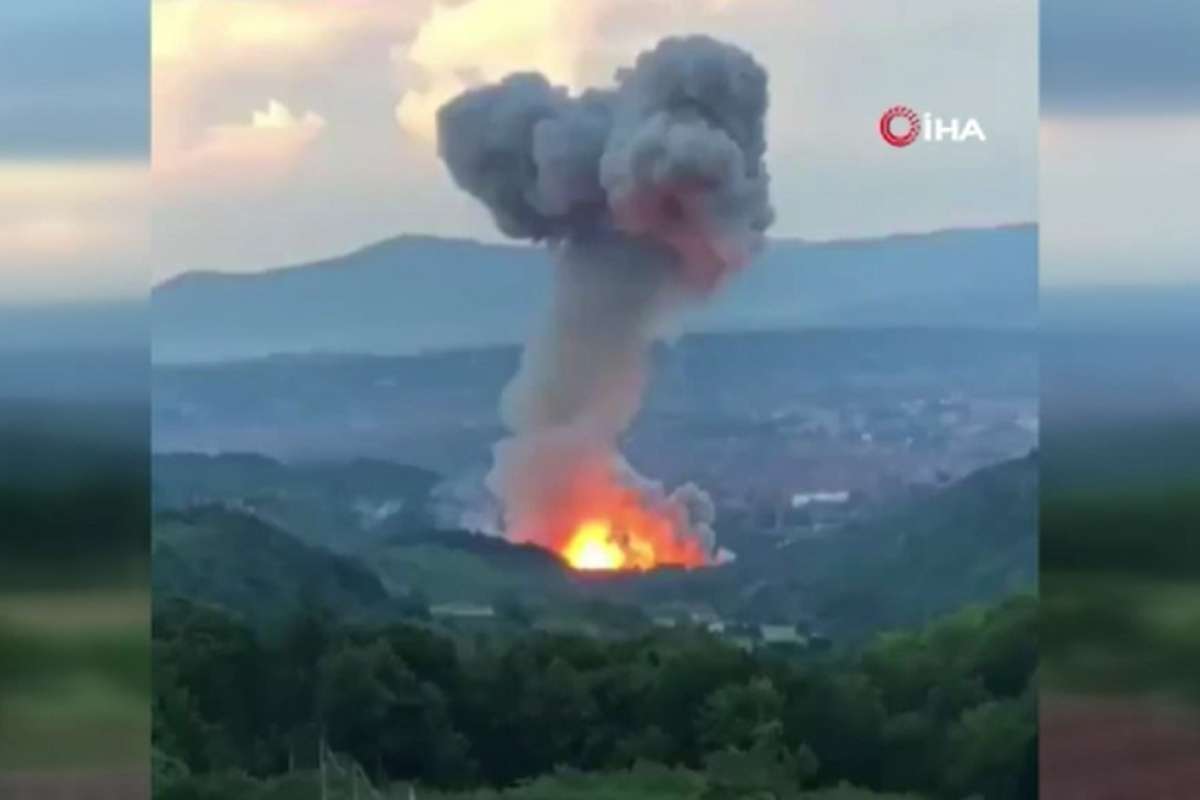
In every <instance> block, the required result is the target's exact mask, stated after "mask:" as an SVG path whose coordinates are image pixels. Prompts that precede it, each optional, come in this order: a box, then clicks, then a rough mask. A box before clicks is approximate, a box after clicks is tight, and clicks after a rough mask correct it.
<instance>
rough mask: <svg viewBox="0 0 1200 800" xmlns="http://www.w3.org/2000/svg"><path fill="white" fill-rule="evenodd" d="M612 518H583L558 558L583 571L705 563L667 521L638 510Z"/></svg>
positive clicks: (692, 546) (693, 547) (561, 547)
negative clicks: (560, 557)
mask: <svg viewBox="0 0 1200 800" xmlns="http://www.w3.org/2000/svg"><path fill="white" fill-rule="evenodd" d="M614 518H615V519H613V518H607V517H589V518H587V519H584V520H583V521H582V522H580V523H579V524H577V525H576V526H575V527H574V529H573V530H572V531H571V533H570V535H569V536H568V537H566V540H565V542H564V543H563V544H561V545H560V546H559V547H558V552H559V555H560V556H562V558H563V560H564V561H566V562H567V564H568V565H570V566H571V567H572V568H574V569H577V570H582V571H618V570H642V571H644V570H648V569H653V568H655V567H659V566H667V565H671V566H684V567H697V566H702V565H704V564H706V563H708V558H707V557H706V556H705V554H704V553H703V552H702V550H701V549H700V547H699V545H698V544H697V543H696V542H694V541H692V540H690V539H686V538H682V537H679V536H678V535H676V533H675V530H674V528H673V526H672V525H671V524H670V521H669V520H666V519H661V518H656V517H654V516H653V515H652V514H651V513H650V512H648V511H646V510H645V509H641V508H635V509H622V510H620V512H618V513H614ZM639 522H640V523H642V524H641V525H638V524H637V523H639Z"/></svg>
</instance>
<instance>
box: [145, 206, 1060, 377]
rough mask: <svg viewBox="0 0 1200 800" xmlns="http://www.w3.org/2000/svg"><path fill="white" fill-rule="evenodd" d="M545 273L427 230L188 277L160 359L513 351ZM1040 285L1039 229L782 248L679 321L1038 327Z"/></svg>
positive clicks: (172, 284)
mask: <svg viewBox="0 0 1200 800" xmlns="http://www.w3.org/2000/svg"><path fill="white" fill-rule="evenodd" d="M549 277H550V269H549V266H548V260H547V255H546V253H545V251H544V250H542V249H539V248H534V247H527V246H515V245H498V244H484V243H480V242H475V241H468V240H461V239H439V238H433V237H424V236H401V237H398V238H394V239H389V240H387V241H383V242H380V243H378V244H375V245H372V246H370V247H366V248H364V249H361V250H358V251H355V252H353V253H350V254H348V255H345V256H342V257H339V258H332V259H328V260H325V261H319V262H315V263H310V264H301V265H296V266H289V267H282V268H277V269H271V270H267V271H264V272H257V273H249V274H224V273H217V272H190V273H186V274H184V275H181V276H179V277H176V278H174V279H172V280H170V281H167V282H166V283H164V284H162V285H160V286H159V287H157V288H156V289H155V290H154V292H153V295H152V304H151V306H152V310H151V317H152V330H153V336H154V358H155V360H156V361H158V362H165V363H171V362H190V361H218V360H231V359H244V358H253V357H259V356H264V355H271V354H278V353H304V352H343V353H345V352H354V353H368V354H401V353H412V352H418V351H423V350H442V349H453V348H460V347H473V346H484V345H494V344H512V343H516V342H520V341H522V340H524V339H525V338H526V336H527V335H528V333H529V332H530V331H531V325H533V324H535V323H536V320H537V319H539V318H540V309H541V307H542V306H543V304H544V303H545V302H546V298H547V296H548V293H549ZM1037 292H1038V277H1037V228H1036V227H1035V226H1033V225H1015V226H1008V227H997V228H978V229H960V230H947V231H940V232H935V233H929V234H918V235H899V236H891V237H886V238H881V239H863V240H847V241H834V242H806V241H801V240H794V239H778V240H774V241H772V242H771V243H770V244H769V245H768V246H767V247H766V249H765V250H764V252H763V253H762V254H761V255H760V256H759V258H758V260H757V262H756V263H755V264H753V265H752V266H751V268H749V269H747V270H745V271H744V272H743V273H742V274H741V275H739V276H738V277H737V278H736V279H735V280H734V281H733V282H732V283H731V284H730V285H729V286H728V287H727V288H726V290H725V291H724V292H722V293H721V294H720V295H719V296H718V297H717V298H715V299H714V301H713V303H712V304H711V305H709V306H707V307H705V308H703V309H700V310H698V311H697V312H695V313H694V315H693V316H691V317H690V318H689V319H688V320H686V321H685V327H686V328H687V329H688V330H695V331H720V330H763V329H778V328H797V327H810V326H812V327H819V326H833V327H880V326H906V325H918V326H926V327H975V328H988V327H1011V326H1031V325H1033V324H1034V323H1035V321H1036V315H1037Z"/></svg>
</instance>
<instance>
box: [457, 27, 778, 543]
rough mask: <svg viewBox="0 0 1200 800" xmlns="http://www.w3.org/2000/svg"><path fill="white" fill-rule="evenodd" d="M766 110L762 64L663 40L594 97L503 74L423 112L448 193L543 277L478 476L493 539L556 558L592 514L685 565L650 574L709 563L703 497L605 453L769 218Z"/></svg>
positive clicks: (707, 44)
mask: <svg viewBox="0 0 1200 800" xmlns="http://www.w3.org/2000/svg"><path fill="white" fill-rule="evenodd" d="M766 110H767V75H766V72H765V71H764V70H763V69H762V67H761V66H759V65H758V63H757V62H755V60H754V59H753V58H752V57H751V56H750V55H749V54H747V53H745V52H743V51H742V50H739V49H737V48H735V47H732V46H730V45H726V44H723V43H721V42H718V41H716V40H714V39H711V38H708V37H702V36H695V37H687V38H671V39H666V40H663V41H662V42H660V43H659V44H658V45H657V46H656V47H655V48H654V49H653V50H650V51H648V52H645V53H642V54H641V55H640V56H639V57H638V58H637V61H636V63H635V64H634V65H633V67H632V68H628V69H623V70H621V71H619V72H618V73H617V75H616V79H615V85H614V86H613V87H612V88H606V89H594V90H588V91H585V92H583V93H582V94H579V95H577V96H572V95H571V94H570V93H569V92H568V91H567V90H566V89H563V88H561V87H556V86H552V85H551V84H550V83H549V82H548V81H547V80H546V79H545V78H544V77H543V76H542V75H540V74H537V73H532V72H530V73H518V74H514V75H510V76H508V77H507V78H505V79H504V80H502V81H500V82H499V83H496V84H491V85H486V86H482V87H479V88H476V89H472V90H470V91H467V92H465V93H463V94H461V95H459V96H458V97H456V98H455V99H453V100H451V101H450V102H448V103H447V104H446V105H444V106H442V107H441V109H440V110H439V112H438V117H437V123H438V144H439V151H440V154H441V156H442V158H443V160H444V161H445V163H446V165H447V167H448V169H449V171H450V174H451V176H452V177H453V179H454V181H455V182H456V183H457V185H458V186H460V187H461V188H462V189H464V190H465V191H467V192H469V193H470V194H472V195H473V196H475V197H476V198H478V199H479V200H480V201H482V202H483V203H484V204H485V205H486V206H487V208H488V209H489V210H490V211H491V213H492V216H493V217H494V218H495V221H496V225H497V226H498V227H499V229H500V230H501V231H503V232H504V233H505V234H506V235H508V236H511V237H514V238H518V239H529V240H533V241H537V242H544V243H545V244H546V245H547V248H548V250H549V252H550V253H551V255H552V258H553V260H554V263H555V275H556V280H555V284H554V296H553V298H552V299H553V303H552V311H551V314H550V318H549V319H548V320H547V321H546V324H545V327H544V329H543V330H542V331H541V332H540V334H539V335H536V336H534V337H533V339H532V340H531V341H530V342H529V343H528V345H527V347H526V349H525V352H524V354H523V357H522V360H521V365H520V368H519V370H518V372H517V374H516V376H515V377H514V378H513V380H512V382H511V383H510V384H509V385H508V387H507V388H506V389H505V392H504V397H503V398H502V402H501V413H502V417H503V420H504V422H505V424H506V425H507V426H508V428H509V429H510V431H511V435H510V436H509V438H507V439H505V440H503V441H501V442H500V443H499V444H497V446H496V448H495V463H494V466H493V469H492V471H491V473H490V474H489V476H488V479H487V483H488V487H489V489H490V490H491V491H492V492H493V493H494V494H495V495H496V496H497V497H498V498H499V499H500V501H501V502H502V504H503V506H504V512H505V527H506V529H507V532H508V536H509V537H510V538H513V539H516V540H520V541H532V542H536V543H539V544H543V545H545V546H548V547H551V548H553V549H558V546H559V545H561V543H562V540H563V538H564V536H566V535H567V534H568V533H569V532H570V531H571V530H572V529H573V527H574V526H575V525H576V524H578V522H579V517H580V515H581V514H583V515H586V514H590V513H593V512H594V511H595V510H596V509H600V510H602V511H603V512H604V513H605V514H610V515H613V514H615V518H617V519H619V520H620V521H621V523H622V524H624V525H629V526H657V527H658V528H660V529H664V530H665V534H666V535H667V536H669V537H670V539H671V542H670V544H669V546H667V545H664V546H662V547H663V550H664V552H665V551H666V550H669V549H671V548H675V547H679V548H682V550H685V551H687V553H690V554H692V555H691V556H688V555H687V553H685V554H682V555H679V556H678V558H676V557H675V556H670V554H668V555H669V556H670V557H668V558H664V559H660V561H662V562H663V563H695V562H696V561H697V558H696V557H695V554H696V553H699V554H700V555H699V563H708V562H710V561H711V560H712V559H713V558H714V557H715V547H714V541H713V539H714V536H713V531H712V521H713V515H714V514H713V506H712V503H711V501H710V500H709V498H708V497H707V495H706V494H705V493H704V492H703V491H702V490H700V489H699V488H698V487H696V486H694V485H691V484H688V485H685V486H683V487H680V488H679V489H676V490H675V491H673V492H670V493H668V492H666V491H665V490H664V489H663V487H662V486H660V485H658V484H656V483H654V482H652V481H649V480H646V479H644V478H642V477H641V476H639V475H638V474H637V473H636V472H635V471H634V470H633V469H632V467H630V466H629V464H628V463H626V462H625V460H624V459H623V458H622V457H621V455H620V454H619V452H618V449H617V442H618V439H619V437H620V435H621V434H622V432H623V431H624V430H625V429H626V428H627V427H628V425H629V423H630V422H631V420H632V419H633V417H634V415H635V414H636V413H637V410H638V407H639V404H640V402H641V397H642V391H643V385H644V383H645V379H646V359H647V354H648V351H649V347H650V345H651V343H652V342H653V341H654V339H655V338H656V337H657V336H659V335H660V333H661V329H662V326H663V323H664V322H665V321H666V320H667V319H668V318H669V317H670V315H671V313H672V311H673V310H674V309H677V308H679V307H681V306H683V305H686V304H688V303H691V302H695V301H698V300H702V299H704V298H705V297H707V296H708V295H709V294H710V293H711V292H713V291H714V290H716V289H717V288H718V287H719V286H720V285H721V284H722V282H723V281H724V280H725V279H726V278H727V277H728V276H729V275H731V274H732V273H734V272H735V271H737V270H739V269H740V268H742V267H744V266H745V265H746V264H747V263H748V261H749V260H750V258H751V257H752V256H753V254H754V253H755V251H756V250H757V249H758V248H759V247H760V245H761V242H762V239H763V233H764V231H765V230H766V228H767V227H768V226H769V225H770V223H771V221H772V218H773V211H772V209H771V205H770V200H769V196H768V176H767V172H766V168H765V165H764V161H763V159H764V155H765V152H766V142H765V139H764V117H765V114H766ZM672 552H673V551H672Z"/></svg>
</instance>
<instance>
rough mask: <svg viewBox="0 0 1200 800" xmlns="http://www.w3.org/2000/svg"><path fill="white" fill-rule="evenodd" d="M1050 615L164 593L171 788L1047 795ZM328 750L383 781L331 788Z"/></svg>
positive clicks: (215, 796)
mask: <svg viewBox="0 0 1200 800" xmlns="http://www.w3.org/2000/svg"><path fill="white" fill-rule="evenodd" d="M1036 617H1037V604H1036V600H1035V599H1034V598H1033V597H1031V596H1028V595H1020V596H1016V597H1012V598H1010V599H1008V600H1006V601H1005V602H1003V603H1002V604H1000V605H997V606H994V607H990V608H978V607H972V608H967V609H964V610H961V611H959V612H956V613H954V614H952V615H950V616H946V617H943V618H941V619H938V620H936V621H934V622H932V623H931V624H929V625H927V626H926V627H924V628H921V629H911V630H903V631H896V632H889V633H883V634H879V635H877V636H876V637H875V638H873V639H872V640H871V641H869V642H868V643H867V644H865V645H862V646H860V647H856V648H854V649H852V650H849V649H848V650H838V649H834V650H830V651H827V652H823V653H812V652H804V651H795V650H786V649H784V650H773V649H770V648H758V649H753V650H747V649H743V648H739V647H737V646H734V645H733V644H731V643H729V642H728V641H726V640H723V639H721V638H719V637H716V636H713V635H711V634H709V633H707V632H705V631H703V630H699V629H689V628H675V629H663V630H653V631H651V632H647V633H641V634H638V635H632V636H625V637H619V638H600V637H594V636H585V635H579V634H572V633H555V632H547V631H540V630H534V629H533V628H522V627H521V626H519V625H510V626H497V627H495V629H491V630H487V629H485V630H476V631H474V632H471V633H464V632H455V631H453V630H448V629H442V628H439V627H437V626H435V625H434V624H433V623H431V622H429V621H422V620H419V619H413V620H408V621H404V622H399V623H389V624H386V625H366V624H351V623H348V622H345V621H341V620H339V619H337V618H335V617H334V616H332V615H330V614H328V613H325V612H323V611H322V610H321V608H320V607H319V606H318V605H317V604H315V603H312V604H306V605H305V607H304V608H303V609H302V610H301V611H300V612H298V613H296V614H295V615H293V617H292V618H291V619H289V620H288V621H287V622H286V623H284V624H281V625H275V626H271V627H262V626H259V627H255V626H252V625H251V624H249V623H247V622H245V621H244V620H243V618H241V617H239V616H236V615H234V614H232V613H230V612H227V611H224V610H222V609H220V608H217V607H215V606H208V605H200V604H196V603H194V602H191V601H186V600H182V599H174V600H165V599H163V600H161V601H160V602H159V603H158V604H157V608H156V610H155V615H154V620H153V662H154V663H153V670H154V681H155V686H154V730H153V741H154V772H155V788H154V796H155V797H156V798H158V800H268V799H269V798H270V799H274V798H278V799H279V800H283V798H288V800H303V799H304V798H309V797H311V798H320V797H322V782H324V783H325V792H324V796H325V797H327V798H333V797H339V798H340V797H346V798H350V797H359V796H361V797H363V798H367V797H380V796H384V797H396V798H409V797H410V794H409V793H410V791H411V792H412V794H411V796H412V797H416V798H419V800H430V798H433V799H434V800H452V799H454V800H472V799H473V800H485V799H488V798H490V799H492V800H501V799H502V798H503V799H506V800H572V799H576V798H577V799H578V800H643V799H644V800H650V799H651V798H654V800H672V799H673V798H678V800H738V799H739V798H743V799H744V800H751V799H753V800H784V799H785V798H797V799H802V798H814V799H816V798H824V799H825V800H839V799H840V800H854V799H856V798H863V799H864V800H865V799H866V798H893V797H896V798H901V797H903V798H930V799H936V798H947V800H950V799H951V798H953V800H961V798H966V797H977V798H984V800H1008V799H1009V798H1026V797H1034V796H1036V774H1037V741H1036V691H1035V688H1036V687H1035V684H1036V677H1035V676H1036V672H1035V670H1036V664H1037V626H1036ZM325 752H329V753H331V754H334V753H335V754H336V759H337V760H338V761H339V762H340V763H343V764H344V763H352V764H354V765H356V766H355V770H358V769H360V768H361V773H362V775H363V776H364V777H365V778H366V779H368V780H369V787H373V788H369V787H368V785H367V784H366V783H365V782H364V784H363V785H362V787H361V788H360V787H359V785H357V784H355V785H354V788H353V789H351V788H349V787H348V785H343V784H336V783H331V779H330V777H329V775H328V774H326V776H325V778H324V781H322V778H321V770H319V768H318V767H319V761H323V760H324V756H323V755H319V754H323V753H325ZM326 772H328V770H326ZM360 791H361V792H362V794H359V792H360ZM368 792H370V793H368Z"/></svg>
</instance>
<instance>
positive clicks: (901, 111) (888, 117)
mask: <svg viewBox="0 0 1200 800" xmlns="http://www.w3.org/2000/svg"><path fill="white" fill-rule="evenodd" d="M897 119H902V120H904V121H905V122H906V123H907V124H908V130H906V131H904V132H903V133H900V134H896V133H895V132H894V131H893V130H892V123H893V122H895V121H896V120H897ZM879 135H880V136H882V137H883V140H884V141H885V142H887V143H888V144H890V145H891V146H892V147H908V146H909V145H910V144H912V143H913V142H915V141H916V140H917V137H918V136H920V135H921V118H920V117H918V116H917V112H915V111H913V110H912V109H911V108H909V107H908V106H892V107H891V108H889V109H888V110H887V111H885V112H883V116H882V117H880V118H879Z"/></svg>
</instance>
